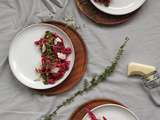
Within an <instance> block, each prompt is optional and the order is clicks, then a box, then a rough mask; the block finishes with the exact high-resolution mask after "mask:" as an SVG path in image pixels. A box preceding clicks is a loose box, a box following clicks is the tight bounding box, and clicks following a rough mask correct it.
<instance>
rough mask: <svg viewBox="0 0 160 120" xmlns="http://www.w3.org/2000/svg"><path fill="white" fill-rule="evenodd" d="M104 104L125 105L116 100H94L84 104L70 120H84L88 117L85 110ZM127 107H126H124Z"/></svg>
mask: <svg viewBox="0 0 160 120" xmlns="http://www.w3.org/2000/svg"><path fill="white" fill-rule="evenodd" d="M103 104H118V105H121V106H124V105H123V104H121V103H119V102H117V101H114V100H110V99H96V100H92V101H89V102H87V103H85V104H83V105H82V106H80V107H79V108H78V109H77V110H76V111H75V112H74V113H73V114H72V116H71V118H70V120H82V119H83V117H84V116H85V115H86V113H87V112H86V111H85V108H86V107H87V108H88V109H90V110H91V109H93V108H95V107H97V106H99V105H103ZM124 107H125V106H124Z"/></svg>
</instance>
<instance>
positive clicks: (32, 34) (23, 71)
mask: <svg viewBox="0 0 160 120" xmlns="http://www.w3.org/2000/svg"><path fill="white" fill-rule="evenodd" d="M45 31H51V32H56V33H57V34H58V35H60V36H61V37H62V38H64V44H65V47H70V48H71V49H72V53H71V55H69V57H68V60H69V61H71V63H70V68H69V70H68V71H67V72H66V73H65V75H64V76H63V77H62V78H61V79H60V80H58V81H57V82H55V84H52V85H44V84H43V82H42V81H35V80H36V79H37V78H38V75H37V74H36V72H35V67H37V66H38V65H40V64H41V62H40V60H41V57H40V56H41V53H40V51H39V48H38V47H36V45H35V44H34V41H36V40H39V39H40V38H42V37H43V36H44V34H45ZM74 60H75V52H74V48H73V45H72V42H71V40H70V39H69V37H68V35H67V34H66V33H64V32H63V31H62V30H61V29H59V28H58V27H56V26H54V25H49V24H44V23H40V24H33V25H31V26H28V27H26V28H24V29H23V30H22V31H20V32H19V33H18V34H17V35H16V36H15V38H14V40H13V42H12V44H11V46H10V50H9V64H10V67H11V70H12V72H13V74H14V75H15V77H16V78H17V79H18V80H19V81H20V82H21V83H23V84H24V85H26V86H28V87H30V88H33V89H48V88H52V87H55V86H57V85H59V84H60V83H62V82H63V81H64V80H65V79H66V77H67V76H68V75H69V74H70V72H71V70H72V68H73V65H74Z"/></svg>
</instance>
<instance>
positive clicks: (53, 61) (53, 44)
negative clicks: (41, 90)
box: [35, 31, 72, 84]
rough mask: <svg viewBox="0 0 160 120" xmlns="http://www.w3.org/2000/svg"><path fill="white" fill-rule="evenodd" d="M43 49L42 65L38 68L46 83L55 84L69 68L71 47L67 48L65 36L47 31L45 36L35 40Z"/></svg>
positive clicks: (37, 70) (41, 49)
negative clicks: (64, 40)
mask: <svg viewBox="0 0 160 120" xmlns="http://www.w3.org/2000/svg"><path fill="white" fill-rule="evenodd" d="M35 45H36V46H37V47H38V48H39V49H40V51H41V65H40V67H38V68H36V69H35V70H36V72H37V73H39V74H40V77H41V78H42V80H43V83H44V84H54V83H55V82H56V81H57V80H59V79H61V78H62V77H63V76H64V74H65V72H66V71H67V70H68V69H69V65H70V61H68V60H67V58H68V56H69V55H70V54H71V52H72V50H71V48H66V47H65V45H64V42H63V38H62V37H61V36H59V35H58V34H56V33H53V32H50V31H46V32H45V35H44V37H43V38H41V39H40V40H37V41H35Z"/></svg>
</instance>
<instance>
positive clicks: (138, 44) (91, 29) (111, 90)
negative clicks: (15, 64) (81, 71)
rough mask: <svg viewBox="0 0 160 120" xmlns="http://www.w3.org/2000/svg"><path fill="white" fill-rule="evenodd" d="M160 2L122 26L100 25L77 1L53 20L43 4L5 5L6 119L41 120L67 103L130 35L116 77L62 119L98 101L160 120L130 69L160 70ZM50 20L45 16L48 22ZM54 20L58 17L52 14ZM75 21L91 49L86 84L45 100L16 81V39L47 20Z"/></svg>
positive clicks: (1, 6)
mask: <svg viewBox="0 0 160 120" xmlns="http://www.w3.org/2000/svg"><path fill="white" fill-rule="evenodd" d="M159 7H160V2H159V0H153V1H147V2H146V3H145V4H144V6H143V7H142V8H141V9H140V10H139V12H138V13H137V14H136V15H135V16H134V17H133V18H132V19H131V20H129V21H128V22H127V23H124V24H122V25H118V26H112V27H106V26H99V25H97V24H95V23H93V22H91V21H90V20H89V19H88V18H87V17H85V16H84V15H83V14H81V13H79V11H78V10H77V8H76V5H75V1H74V0H69V3H68V4H67V6H66V7H65V8H64V9H63V10H58V11H57V13H56V15H53V17H49V18H45V17H47V16H49V15H48V14H50V13H49V11H48V10H47V8H46V7H45V6H44V5H43V3H42V2H41V1H40V0H0V11H1V12H0V36H1V38H0V42H1V44H0V65H1V67H0V119H2V120H39V119H40V117H41V116H42V115H44V114H46V113H48V112H51V111H53V110H54V109H55V107H56V105H59V104H60V103H61V102H62V101H63V100H64V99H65V98H67V97H69V96H70V95H72V94H73V93H74V92H75V91H76V90H78V89H80V88H81V87H82V86H83V81H84V80H85V79H87V80H91V77H92V76H93V75H95V74H98V73H100V72H102V71H103V69H104V68H105V66H107V65H110V64H111V60H112V58H113V57H114V56H115V53H116V51H117V49H118V48H119V46H120V45H121V44H122V43H123V41H124V39H125V37H126V36H128V37H129V38H130V41H129V42H128V44H127V47H126V48H125V52H124V55H123V57H122V59H121V60H120V62H119V65H118V67H117V69H116V71H115V73H114V74H113V75H112V76H111V77H109V78H108V80H107V81H106V82H104V83H103V84H100V85H99V86H98V87H96V88H95V89H94V90H92V91H91V92H89V93H86V94H85V95H83V96H80V97H78V98H76V100H75V101H74V102H73V103H72V104H70V105H68V106H66V107H64V108H63V109H61V110H60V111H59V113H58V116H57V117H56V120H69V117H70V116H71V114H72V112H73V111H74V110H76V108H78V106H80V105H81V104H83V103H85V102H87V101H89V100H93V99H97V98H109V99H114V100H117V101H119V102H121V103H122V104H124V105H126V106H128V107H129V108H130V109H131V110H132V111H133V112H135V113H136V114H137V116H138V117H139V118H140V120H159V119H160V115H159V113H160V108H159V107H157V106H156V105H155V104H154V103H153V102H152V100H151V99H150V97H149V95H148V94H147V92H146V91H145V90H144V88H143V87H142V84H141V81H140V79H138V78H134V77H132V78H130V77H127V64H128V63H129V62H132V61H134V62H139V63H144V64H150V65H154V66H156V67H157V68H158V69H159V68H160V64H159V63H160V53H159V49H160V40H159V38H160V23H159V21H160V15H159ZM44 16H45V17H44ZM51 16H52V15H51ZM68 16H69V17H70V16H73V18H74V19H75V22H76V24H77V25H79V26H80V29H78V30H77V31H78V32H79V34H80V35H81V36H82V38H83V39H84V42H85V43H86V46H87V50H88V67H87V71H86V74H85V76H84V78H83V79H82V81H81V82H80V83H79V84H78V85H77V86H75V87H74V88H73V89H72V90H70V91H68V92H66V93H64V94H60V95H56V96H51V97H47V96H42V95H39V94H36V93H35V92H34V91H32V90H31V89H29V88H27V87H25V86H24V85H22V84H21V83H19V82H18V81H17V80H16V78H15V77H14V76H13V74H12V72H11V70H10V68H9V64H8V60H5V57H7V55H8V51H9V46H10V44H11V42H12V40H13V38H14V36H15V34H16V33H17V32H18V31H20V30H21V29H22V28H24V27H25V26H27V25H30V24H33V23H38V22H41V21H44V20H52V19H56V20H61V21H63V18H64V17H68Z"/></svg>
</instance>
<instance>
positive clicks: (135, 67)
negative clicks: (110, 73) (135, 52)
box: [128, 62, 156, 76]
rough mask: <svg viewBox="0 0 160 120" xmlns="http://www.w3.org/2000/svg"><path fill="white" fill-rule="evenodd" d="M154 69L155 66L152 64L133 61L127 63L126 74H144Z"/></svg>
mask: <svg viewBox="0 0 160 120" xmlns="http://www.w3.org/2000/svg"><path fill="white" fill-rule="evenodd" d="M154 71H156V67H154V66H150V65H144V64H139V63H134V62H132V63H129V64H128V76H131V75H140V76H144V75H146V74H149V73H151V72H154Z"/></svg>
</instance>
